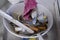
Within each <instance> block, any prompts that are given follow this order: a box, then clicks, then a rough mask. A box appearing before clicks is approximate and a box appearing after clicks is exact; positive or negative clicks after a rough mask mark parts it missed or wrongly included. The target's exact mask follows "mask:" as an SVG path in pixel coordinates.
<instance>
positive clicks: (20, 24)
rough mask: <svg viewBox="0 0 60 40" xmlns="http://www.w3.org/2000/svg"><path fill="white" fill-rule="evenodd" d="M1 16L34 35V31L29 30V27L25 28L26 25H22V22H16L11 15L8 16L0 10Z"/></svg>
mask: <svg viewBox="0 0 60 40" xmlns="http://www.w3.org/2000/svg"><path fill="white" fill-rule="evenodd" d="M0 15H1V16H2V17H4V18H6V19H7V20H9V21H10V22H12V23H14V24H16V25H17V26H19V27H21V28H23V29H25V30H27V31H28V32H29V33H34V31H33V30H31V29H30V28H28V27H27V26H25V25H24V24H22V23H21V22H19V21H17V20H15V19H14V18H13V17H11V16H10V15H8V14H6V13H5V12H3V11H2V10H0Z"/></svg>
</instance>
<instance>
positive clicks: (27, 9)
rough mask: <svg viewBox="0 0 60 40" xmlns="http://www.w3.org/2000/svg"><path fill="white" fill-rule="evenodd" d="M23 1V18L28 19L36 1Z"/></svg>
mask: <svg viewBox="0 0 60 40" xmlns="http://www.w3.org/2000/svg"><path fill="white" fill-rule="evenodd" d="M24 2H25V8H24V13H23V18H24V19H25V20H29V16H30V14H31V13H30V12H31V11H32V10H33V9H34V8H36V6H37V2H36V0H24Z"/></svg>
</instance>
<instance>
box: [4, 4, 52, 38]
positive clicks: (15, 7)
mask: <svg viewBox="0 0 60 40" xmlns="http://www.w3.org/2000/svg"><path fill="white" fill-rule="evenodd" d="M37 7H38V11H39V13H40V12H43V13H44V15H46V16H47V17H48V26H47V27H48V28H47V30H45V31H44V32H43V33H42V34H41V35H42V36H43V35H45V34H46V33H47V32H48V31H49V30H50V29H51V27H52V25H53V17H52V14H51V12H50V11H49V10H48V9H47V8H46V7H44V6H43V5H41V4H37ZM23 11H24V3H19V4H15V5H12V6H11V7H10V8H9V9H8V10H7V13H8V14H9V15H15V13H17V14H16V15H20V14H21V13H23ZM16 17H17V16H15V17H14V18H16ZM16 19H17V18H16ZM3 22H4V26H5V28H6V29H7V30H8V31H9V32H10V33H11V34H13V35H15V36H18V37H30V36H26V35H22V34H20V35H18V34H16V33H15V32H14V31H13V28H12V26H11V25H10V22H9V21H8V20H6V19H4V20H3ZM36 36H37V35H36ZM31 37H35V36H34V35H32V36H31Z"/></svg>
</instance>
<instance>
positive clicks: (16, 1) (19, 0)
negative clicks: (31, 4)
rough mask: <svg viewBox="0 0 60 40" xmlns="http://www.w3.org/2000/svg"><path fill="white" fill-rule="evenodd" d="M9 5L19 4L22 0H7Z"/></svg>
mask: <svg viewBox="0 0 60 40" xmlns="http://www.w3.org/2000/svg"><path fill="white" fill-rule="evenodd" d="M8 1H9V2H10V3H11V4H16V3H19V2H23V0H8Z"/></svg>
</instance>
